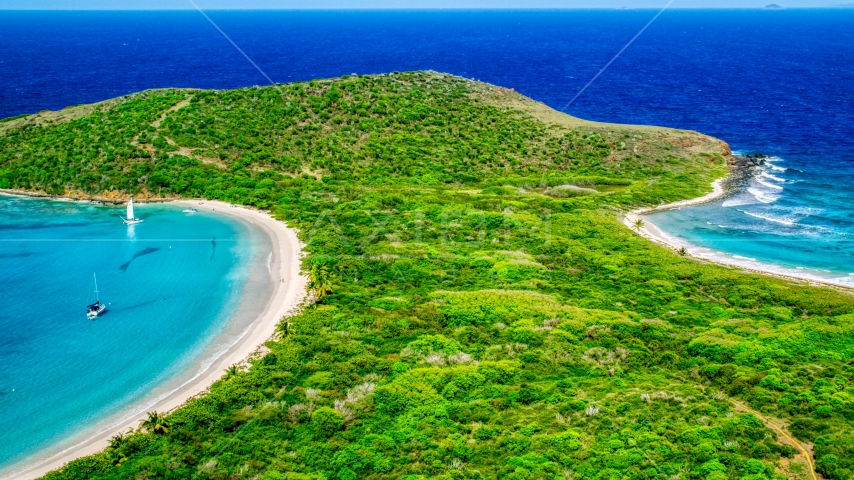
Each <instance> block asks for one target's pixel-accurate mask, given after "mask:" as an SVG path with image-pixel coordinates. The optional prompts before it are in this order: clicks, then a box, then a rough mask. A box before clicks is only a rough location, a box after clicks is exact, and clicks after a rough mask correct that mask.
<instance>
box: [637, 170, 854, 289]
mask: <svg viewBox="0 0 854 480" xmlns="http://www.w3.org/2000/svg"><path fill="white" fill-rule="evenodd" d="M724 180H725V179H723V178H721V179H718V180H715V181H714V182H712V189H713V190H712V192H711V193H708V194H706V195H703V196H702V197H698V198H692V199H689V200H682V201H679V202H674V203H670V204H667V205H661V206H658V207H655V208H644V209H640V210H633V211H631V212H629V213H627V214H626V215H625V216H624V217H623V224H624V225H626V226H627V227H629V228H630V229H632V230H635V222H637V221H638V220H643V226H642V227H641V228H640V230H638V233H639V234H640V235H641V236H643V237H644V238H646V239H648V240H651V241H653V242H655V243H658V244H659V245H663V246H665V247H667V248H672V249H674V250H676V251H680V250H681V249H683V248H684V249H685V252H686V256H688V257H693V258H697V259H701V260H704V261H707V262H711V263H715V264H718V265H723V266H727V267H736V268H739V269H741V270H744V271H746V272H749V273H758V274H762V275H769V276H772V277H777V278H782V279H785V280H790V281H795V282H800V283H803V282H807V283H809V284H811V285H816V286H819V285H824V286H830V287H836V288H844V289H854V277H845V278H831V277H823V276H820V275H817V274H815V273H812V272H810V271H808V270H798V269H794V268H787V267H783V266H779V265H773V264H770V263H766V262H760V261H758V260H755V259H752V258H745V257H739V256H737V255H730V254H727V253H724V252H719V251H715V250H712V249H709V248H704V247H699V246H697V245H694V244H691V243H688V242H686V241H685V240H682V239H680V238H676V237H674V236H672V235H669V234H668V233H666V232H664V231H663V230H661V229H660V228H658V227H657V226H656V225H655V224H653V223H652V222H650V221H649V217H647V216H646V215H649V214H650V213H654V212H661V211H664V210H670V209H674V208H681V207H690V206H692V205H700V204H703V203H709V202H713V201H715V200H718V199H720V198H722V197H723V196H725V195H726V194H727V191H726V189H724V187H723V181H724Z"/></svg>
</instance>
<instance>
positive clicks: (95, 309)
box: [86, 273, 107, 320]
mask: <svg viewBox="0 0 854 480" xmlns="http://www.w3.org/2000/svg"><path fill="white" fill-rule="evenodd" d="M92 278H93V279H94V280H95V303H93V304H92V305H89V306H88V307H86V318H88V319H89V320H94V319H95V317H97V316H98V315H100V314H101V313H102V312H103V311H104V310H106V309H107V306H106V305H104V304H103V303H101V296H100V294H98V277H96V276H95V274H94V273H93V274H92Z"/></svg>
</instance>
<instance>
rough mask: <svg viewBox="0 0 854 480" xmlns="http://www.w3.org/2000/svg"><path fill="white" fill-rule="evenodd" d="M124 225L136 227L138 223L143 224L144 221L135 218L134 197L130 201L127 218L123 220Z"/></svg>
mask: <svg viewBox="0 0 854 480" xmlns="http://www.w3.org/2000/svg"><path fill="white" fill-rule="evenodd" d="M123 223H124V224H125V225H136V224H137V223H142V219H140V218H136V217H134V216H133V197H130V201H129V202H128V214H127V218H125V219H124V220H123Z"/></svg>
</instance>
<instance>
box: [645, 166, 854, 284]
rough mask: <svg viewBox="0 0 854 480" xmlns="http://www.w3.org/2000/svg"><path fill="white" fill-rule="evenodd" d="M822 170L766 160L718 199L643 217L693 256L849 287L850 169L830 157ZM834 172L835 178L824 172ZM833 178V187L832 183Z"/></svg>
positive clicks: (852, 259)
mask: <svg viewBox="0 0 854 480" xmlns="http://www.w3.org/2000/svg"><path fill="white" fill-rule="evenodd" d="M826 163H827V164H828V165H827V169H828V171H827V172H823V173H822V174H818V173H816V172H813V171H810V170H809V169H807V168H805V166H804V164H803V163H802V162H799V161H798V159H797V158H783V157H770V158H769V159H768V160H766V161H765V163H764V165H761V166H759V167H755V168H753V169H752V171H751V172H750V175H749V177H747V178H745V179H743V180H742V181H740V182H738V185H737V186H736V188H734V189H733V190H732V191H731V194H730V195H729V196H728V197H726V198H723V199H720V200H718V201H716V202H712V203H708V204H705V205H698V206H693V207H685V208H680V209H676V210H669V211H665V212H662V213H656V214H653V215H650V216H649V220H650V222H652V223H653V224H655V225H656V226H658V227H659V228H661V229H662V230H663V231H664V232H666V233H667V234H669V235H670V236H672V237H675V238H676V239H677V240H681V241H683V242H686V243H687V244H691V245H694V246H696V247H700V248H699V249H697V248H696V247H688V250H689V251H691V253H693V254H699V255H700V256H704V257H707V258H712V259H717V260H724V261H727V262H729V263H735V264H738V265H743V266H745V267H750V268H756V269H762V270H769V271H772V272H777V273H781V274H786V275H795V276H799V277H804V278H808V279H815V280H821V281H826V282H831V283H834V284H837V285H843V286H854V242H852V241H851V239H852V238H854V222H852V220H851V216H850V212H851V208H852V206H851V194H850V190H849V189H848V188H846V187H845V186H844V184H843V182H845V181H849V179H850V175H851V173H854V169H852V168H851V167H850V166H849V165H847V164H845V163H842V162H838V163H835V162H834V158H833V157H831V158H828V160H827V162H826ZM831 170H832V171H833V173H834V174H835V175H834V179H833V180H830V179H829V178H828V175H829V174H830V173H829V172H830V171H831ZM837 180H838V181H839V184H834V182H836V181H837Z"/></svg>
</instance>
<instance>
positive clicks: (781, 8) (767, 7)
mask: <svg viewBox="0 0 854 480" xmlns="http://www.w3.org/2000/svg"><path fill="white" fill-rule="evenodd" d="M765 10H783V7H781V6H780V5H777V4H776V3H772V4H771V5H766V6H765Z"/></svg>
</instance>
